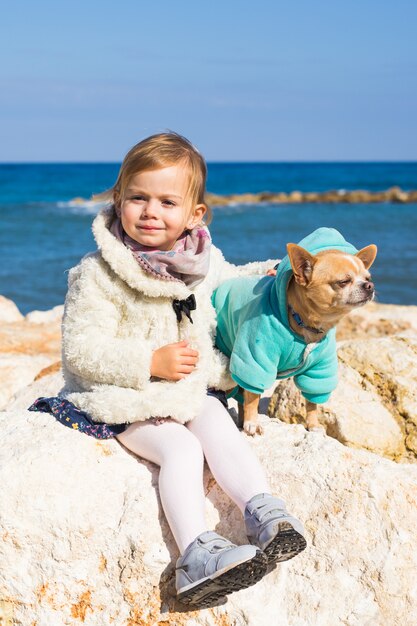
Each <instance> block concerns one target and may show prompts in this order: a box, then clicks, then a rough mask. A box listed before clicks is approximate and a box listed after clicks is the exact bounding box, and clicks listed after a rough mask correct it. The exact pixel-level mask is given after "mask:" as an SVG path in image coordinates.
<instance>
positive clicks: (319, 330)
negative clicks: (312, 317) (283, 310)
mask: <svg viewBox="0 0 417 626" xmlns="http://www.w3.org/2000/svg"><path fill="white" fill-rule="evenodd" d="M288 310H289V312H290V313H291V315H292V317H293V319H294V320H295V323H296V324H297V326H300V327H301V328H305V329H306V330H309V331H310V332H312V333H316V335H322V334H323V333H324V330H323V329H322V328H313V327H312V326H307V325H306V324H304V322H303V320H302V319H301V317H300V316H299V314H298V313H297V312H296V311H294V309H293V307H292V306H291V304H289V305H288Z"/></svg>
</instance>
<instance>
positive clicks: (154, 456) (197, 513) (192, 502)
mask: <svg viewBox="0 0 417 626" xmlns="http://www.w3.org/2000/svg"><path fill="white" fill-rule="evenodd" d="M117 439H118V440H119V441H120V443H122V444H123V445H124V446H125V447H126V448H128V449H129V450H131V451H132V452H134V453H135V454H137V455H138V456H140V457H142V458H143V459H146V460H147V461H152V463H156V464H157V465H159V466H160V468H161V469H160V473H159V494H160V498H161V502H162V506H163V509H164V512H165V515H166V518H167V520H168V524H169V526H170V528H171V531H172V534H173V535H174V538H175V541H176V543H177V545H178V548H179V550H180V552H181V554H182V553H183V552H184V550H185V549H186V547H187V546H188V545H189V544H190V543H191V542H192V541H193V540H194V539H195V538H196V537H197V536H198V535H200V534H201V533H202V532H204V531H206V530H207V525H206V520H205V503H204V502H205V496H204V488H203V460H204V458H203V451H202V449H201V445H200V443H199V441H198V439H197V438H196V437H195V436H194V435H193V434H192V433H191V432H190V431H189V430H188V429H187V428H185V426H183V425H182V424H178V423H177V422H174V421H172V420H165V421H163V422H162V423H160V424H155V423H153V422H152V421H146V422H135V423H134V424H131V425H130V426H129V427H128V428H127V430H125V431H124V432H123V433H121V434H120V435H117Z"/></svg>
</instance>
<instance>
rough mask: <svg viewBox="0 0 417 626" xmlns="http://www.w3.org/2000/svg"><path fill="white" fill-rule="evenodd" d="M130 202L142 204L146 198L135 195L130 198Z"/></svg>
mask: <svg viewBox="0 0 417 626" xmlns="http://www.w3.org/2000/svg"><path fill="white" fill-rule="evenodd" d="M131 200H136V201H138V202H143V201H145V200H146V198H145V197H144V196H141V195H137V196H132V197H131Z"/></svg>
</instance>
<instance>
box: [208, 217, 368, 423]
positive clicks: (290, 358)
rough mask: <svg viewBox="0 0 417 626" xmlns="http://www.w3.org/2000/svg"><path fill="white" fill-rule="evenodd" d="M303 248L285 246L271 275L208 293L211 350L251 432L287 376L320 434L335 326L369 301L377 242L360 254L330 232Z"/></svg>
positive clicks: (332, 381)
mask: <svg viewBox="0 0 417 626" xmlns="http://www.w3.org/2000/svg"><path fill="white" fill-rule="evenodd" d="M300 244H305V246H304V247H303V246H302V245H297V244H293V243H289V244H288V245H287V252H288V256H287V257H286V258H285V259H283V260H282V261H281V263H280V264H279V265H278V269H277V271H276V272H274V271H272V272H269V274H270V275H269V276H267V277H263V278H261V279H259V277H257V278H256V277H253V278H252V277H250V278H246V279H244V278H238V279H232V280H229V281H226V282H225V283H222V284H221V285H220V286H219V287H218V289H217V290H216V291H215V293H214V295H213V303H214V305H215V308H216V312H217V318H218V330H217V337H216V345H217V347H218V348H220V350H222V351H223V352H224V353H225V354H227V356H229V357H230V371H231V375H232V377H233V379H234V380H235V382H236V383H237V384H238V385H239V386H240V387H241V388H242V390H243V405H242V404H241V403H239V417H240V419H242V418H243V429H244V431H245V432H246V433H247V434H248V435H255V434H256V433H261V432H262V428H261V427H260V425H259V424H258V404H259V396H260V394H261V393H262V392H263V391H264V390H265V389H267V388H268V387H270V386H271V385H272V384H273V381H274V380H275V379H277V378H288V377H290V376H294V378H295V383H296V385H297V387H298V388H299V389H300V390H301V392H302V393H303V395H304V397H305V399H306V406H307V416H306V425H307V429H308V430H316V429H320V424H319V421H318V411H317V404H320V403H322V402H326V401H327V399H328V398H329V397H330V393H331V391H333V389H334V388H335V387H336V384H337V354H336V339H335V326H336V324H337V323H338V322H339V320H340V319H341V318H342V317H343V316H344V315H346V314H347V313H349V311H351V310H352V309H354V308H356V307H359V306H363V305H364V304H366V303H367V302H369V301H371V300H373V298H374V294H375V288H374V284H373V282H372V280H371V275H370V273H369V268H370V267H371V265H372V263H373V262H374V260H375V257H376V254H377V247H376V246H375V245H373V244H371V245H369V246H367V247H365V248H363V249H361V250H359V251H357V250H356V249H355V248H354V247H353V246H352V245H351V244H349V243H348V242H347V241H345V239H344V238H343V237H342V235H341V234H340V233H338V231H336V230H334V229H329V228H320V229H318V230H316V231H314V233H312V234H311V235H309V236H308V237H306V238H305V239H303V240H302V241H301V242H300ZM307 248H308V249H307ZM275 273H276V276H273V275H271V274H275Z"/></svg>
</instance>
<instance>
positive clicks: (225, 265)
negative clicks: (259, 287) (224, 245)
mask: <svg viewBox="0 0 417 626" xmlns="http://www.w3.org/2000/svg"><path fill="white" fill-rule="evenodd" d="M213 248H214V246H213ZM213 252H214V254H216V255H217V259H216V264H217V267H218V273H217V281H216V284H215V285H214V287H213V289H215V288H216V287H218V286H219V285H220V283H223V282H224V281H225V280H229V278H238V277H239V276H257V275H259V276H263V275H265V274H266V273H267V271H268V270H270V269H273V268H274V267H275V266H276V265H277V264H278V263H279V262H280V259H268V260H267V261H254V262H253V263H246V264H245V265H233V263H229V262H228V261H226V260H225V258H224V256H223V254H222V252H221V251H220V250H219V249H218V248H215V249H214V250H213ZM212 254H213V253H212Z"/></svg>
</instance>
